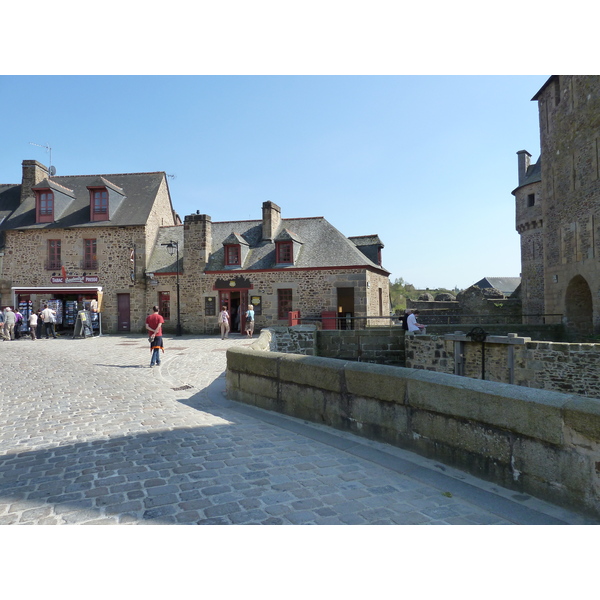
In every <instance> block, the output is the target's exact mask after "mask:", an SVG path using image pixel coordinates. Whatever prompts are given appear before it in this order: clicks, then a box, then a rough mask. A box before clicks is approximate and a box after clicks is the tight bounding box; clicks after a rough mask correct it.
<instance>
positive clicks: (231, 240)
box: [223, 232, 248, 269]
mask: <svg viewBox="0 0 600 600" xmlns="http://www.w3.org/2000/svg"><path fill="white" fill-rule="evenodd" d="M223 251H224V256H223V266H224V267H225V268H230V269H234V268H238V269H239V268H240V267H241V266H242V265H243V264H244V261H245V260H246V257H247V256H248V242H247V241H246V240H245V239H244V238H243V237H242V236H241V235H240V234H239V233H235V232H231V233H230V234H229V235H228V236H227V237H226V238H225V239H224V240H223Z"/></svg>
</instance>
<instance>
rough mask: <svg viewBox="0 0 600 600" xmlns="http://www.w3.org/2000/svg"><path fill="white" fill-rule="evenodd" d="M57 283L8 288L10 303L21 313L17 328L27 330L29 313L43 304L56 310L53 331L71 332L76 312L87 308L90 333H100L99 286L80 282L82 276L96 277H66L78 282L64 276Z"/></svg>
mask: <svg viewBox="0 0 600 600" xmlns="http://www.w3.org/2000/svg"><path fill="white" fill-rule="evenodd" d="M52 279H60V280H61V281H60V282H57V283H56V284H54V282H52V283H53V285H49V286H43V287H35V286H34V287H29V286H15V287H12V288H11V290H12V297H13V306H15V307H18V309H19V312H20V313H21V314H22V315H23V322H22V325H21V331H22V332H23V333H25V332H27V330H28V322H29V316H30V315H31V313H32V312H33V311H35V312H39V311H41V310H43V308H44V305H46V304H47V305H48V307H49V308H51V309H53V310H54V311H56V330H57V332H61V331H62V332H64V333H67V334H68V333H72V332H73V330H74V328H75V324H76V322H77V316H78V314H79V312H80V311H88V312H89V313H90V316H91V320H92V329H93V331H94V333H97V334H101V330H102V312H101V311H102V287H101V286H98V285H85V284H86V283H90V284H93V283H95V282H94V281H90V282H87V281H83V280H84V279H96V282H97V278H91V277H90V278H84V277H77V278H67V279H77V280H82V281H81V282H79V281H67V282H65V281H64V279H65V278H52Z"/></svg>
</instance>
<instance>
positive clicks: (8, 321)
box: [4, 306, 17, 340]
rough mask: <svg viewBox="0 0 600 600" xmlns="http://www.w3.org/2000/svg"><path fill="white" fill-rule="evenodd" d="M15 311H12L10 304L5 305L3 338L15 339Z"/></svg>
mask: <svg viewBox="0 0 600 600" xmlns="http://www.w3.org/2000/svg"><path fill="white" fill-rule="evenodd" d="M16 321H17V320H16V318H15V313H14V312H13V311H12V309H11V307H10V306H7V307H6V310H5V311H4V339H5V340H14V339H15V324H16Z"/></svg>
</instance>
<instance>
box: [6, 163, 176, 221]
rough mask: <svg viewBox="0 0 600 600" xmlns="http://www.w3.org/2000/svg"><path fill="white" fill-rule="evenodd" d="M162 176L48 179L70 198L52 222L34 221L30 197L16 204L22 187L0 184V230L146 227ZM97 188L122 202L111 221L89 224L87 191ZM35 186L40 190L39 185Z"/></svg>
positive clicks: (157, 173)
mask: <svg viewBox="0 0 600 600" xmlns="http://www.w3.org/2000/svg"><path fill="white" fill-rule="evenodd" d="M165 177H166V175H165V173H164V172H162V171H159V172H154V173H121V174H112V175H70V176H60V177H56V176H55V177H51V178H49V181H50V183H51V184H52V187H54V189H55V190H57V191H62V192H63V193H65V194H66V195H67V196H69V197H70V198H71V201H70V202H69V204H68V206H67V207H66V209H65V210H64V212H63V213H62V215H61V216H60V218H59V219H58V220H56V221H54V222H53V223H36V222H35V199H34V198H33V197H31V198H29V199H27V200H25V201H24V202H23V203H22V204H19V200H20V193H21V185H12V186H10V185H9V186H6V185H0V219H2V216H4V217H5V219H4V220H2V221H1V223H0V231H3V230H7V229H63V228H65V227H127V226H136V225H145V224H146V222H147V221H148V217H149V215H150V211H151V210H152V206H153V204H154V201H155V199H156V194H157V193H158V190H159V187H160V185H161V182H162V181H163V180H164V179H165ZM109 184H110V185H109ZM98 185H107V186H108V187H110V188H112V189H115V190H117V191H119V192H120V193H123V194H124V195H125V198H124V200H123V202H122V203H121V204H120V206H119V208H118V209H117V210H116V212H115V213H114V215H112V217H111V220H110V221H90V194H89V190H88V189H87V188H88V186H91V187H94V186H98ZM35 187H39V185H38V186H35ZM61 188H62V190H61ZM65 188H66V190H65ZM67 190H70V191H67Z"/></svg>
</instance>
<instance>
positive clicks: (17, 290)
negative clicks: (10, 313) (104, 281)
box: [11, 285, 102, 295]
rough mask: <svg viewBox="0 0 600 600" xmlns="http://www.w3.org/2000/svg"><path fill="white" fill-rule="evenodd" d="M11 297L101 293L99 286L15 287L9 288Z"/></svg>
mask: <svg viewBox="0 0 600 600" xmlns="http://www.w3.org/2000/svg"><path fill="white" fill-rule="evenodd" d="M11 290H12V293H13V295H17V294H97V293H98V292H102V286H99V285H65V286H58V285H57V286H42V287H28V286H15V287H12V288H11Z"/></svg>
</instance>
